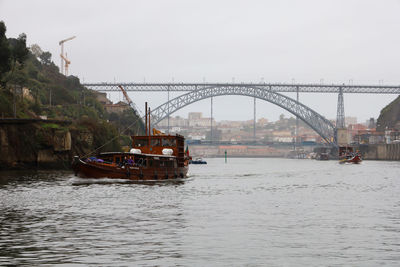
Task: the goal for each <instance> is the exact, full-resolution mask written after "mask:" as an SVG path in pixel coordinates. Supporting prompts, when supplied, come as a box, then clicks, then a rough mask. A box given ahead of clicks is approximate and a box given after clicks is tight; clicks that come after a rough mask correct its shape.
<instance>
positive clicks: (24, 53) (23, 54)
mask: <svg viewBox="0 0 400 267" xmlns="http://www.w3.org/2000/svg"><path fill="white" fill-rule="evenodd" d="M8 41H9V43H10V50H11V63H12V69H11V71H13V70H14V69H15V67H16V65H17V63H18V64H19V65H21V66H23V64H24V61H25V60H26V59H27V58H28V54H29V50H28V48H27V47H26V34H25V33H21V34H20V35H19V36H18V38H17V39H14V38H10V39H9V40H8Z"/></svg>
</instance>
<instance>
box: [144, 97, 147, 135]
mask: <svg viewBox="0 0 400 267" xmlns="http://www.w3.org/2000/svg"><path fill="white" fill-rule="evenodd" d="M144 111H145V113H146V115H145V117H146V118H145V123H144V126H145V127H146V135H147V102H145V104H144Z"/></svg>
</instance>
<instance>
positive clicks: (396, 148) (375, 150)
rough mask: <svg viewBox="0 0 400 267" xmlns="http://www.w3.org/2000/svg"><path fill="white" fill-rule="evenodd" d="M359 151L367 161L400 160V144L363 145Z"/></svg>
mask: <svg viewBox="0 0 400 267" xmlns="http://www.w3.org/2000/svg"><path fill="white" fill-rule="evenodd" d="M359 150H360V152H361V154H362V157H363V159H366V160H368V159H369V160H400V144H376V145H365V146H363V145H361V146H360V147H359Z"/></svg>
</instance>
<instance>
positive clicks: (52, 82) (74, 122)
mask: <svg viewBox="0 0 400 267" xmlns="http://www.w3.org/2000/svg"><path fill="white" fill-rule="evenodd" d="M26 38H27V36H26V35H25V34H23V33H22V34H20V35H19V36H18V38H7V36H6V26H5V24H4V22H2V21H0V118H1V119H3V121H6V120H7V119H8V120H10V119H11V118H16V119H27V120H32V119H33V120H37V121H39V120H41V122H40V123H35V124H32V125H30V126H29V127H31V128H32V127H33V128H34V129H31V130H32V131H33V132H34V133H35V134H36V135H29V134H27V132H26V131H25V134H22V135H20V136H15V134H14V135H12V136H11V135H10V133H9V132H8V131H9V129H8V128H5V127H6V126H4V125H3V124H2V127H3V130H2V131H3V135H4V138H3V137H2V140H3V139H4V140H8V142H11V141H10V140H13V142H16V143H15V144H16V145H17V146H21V145H18V144H17V143H19V144H21V143H26V142H28V143H29V142H30V143H31V144H30V145H29V146H28V147H31V148H30V149H28V150H29V151H26V152H27V153H38V152H37V151H36V150H40V149H43V148H46V147H49V146H51V142H50V143H49V142H48V140H49V138H50V136H47V135H49V133H53V134H54V132H60V131H64V132H65V131H68V132H70V133H71V135H72V148H71V151H70V152H69V155H68V157H65V159H66V160H69V157H71V156H72V155H73V154H74V153H76V154H80V155H82V154H84V153H87V152H89V151H92V150H94V149H96V148H98V147H100V146H102V147H101V148H100V149H98V150H97V151H98V152H99V151H110V150H112V151H120V150H121V149H122V146H125V145H129V140H130V138H129V135H133V134H142V133H143V132H144V130H143V129H144V124H143V122H142V120H141V119H140V117H139V116H138V114H136V112H135V111H134V110H133V109H129V110H125V111H124V112H123V113H120V114H115V113H111V114H110V113H108V112H107V111H106V109H105V107H104V105H103V104H102V103H101V102H99V101H98V100H97V93H96V92H95V91H92V90H89V89H87V88H85V87H83V86H82V85H81V84H80V81H79V79H78V78H77V77H75V76H72V75H71V76H68V77H66V76H64V75H63V74H61V73H60V72H59V69H58V67H57V66H56V65H55V64H54V62H53V61H52V55H51V53H50V52H47V51H42V49H41V48H40V46H39V45H32V46H31V47H29V48H28V47H27V46H26ZM46 120H48V121H49V123H46ZM50 121H51V123H50ZM58 122H60V123H58ZM7 127H10V126H7ZM21 127H22V126H21ZM24 127H25V126H24ZM29 127H28V128H29ZM127 127H129V128H127ZM0 130H1V129H0ZM26 130H27V129H26ZM17 132H18V131H17ZM28 132H29V131H28ZM80 133H86V134H89V135H91V136H92V137H91V139H90V138H89V139H90V142H86V143H85V142H83V143H82V142H80V141H79V138H77V136H79V135H80ZM0 134H1V132H0ZM26 134H27V135H26ZM17 135H18V134H17ZM19 139H26V140H23V141H21V140H19ZM50 139H51V138H50ZM53 139H54V138H53ZM4 140H3V141H4ZM46 140H47V141H46ZM110 140H112V141H110ZM4 142H5V141H4ZM2 145H4V144H2ZM103 145H104V146H103ZM26 148H27V146H26V145H25V146H21V147H20V149H26ZM0 165H1V164H0ZM3 165H4V164H3Z"/></svg>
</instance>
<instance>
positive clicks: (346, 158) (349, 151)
mask: <svg viewBox="0 0 400 267" xmlns="http://www.w3.org/2000/svg"><path fill="white" fill-rule="evenodd" d="M361 161H362V159H361V155H360V154H359V152H358V150H357V151H356V152H354V149H353V147H351V146H342V147H339V163H353V164H359V163H361Z"/></svg>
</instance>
